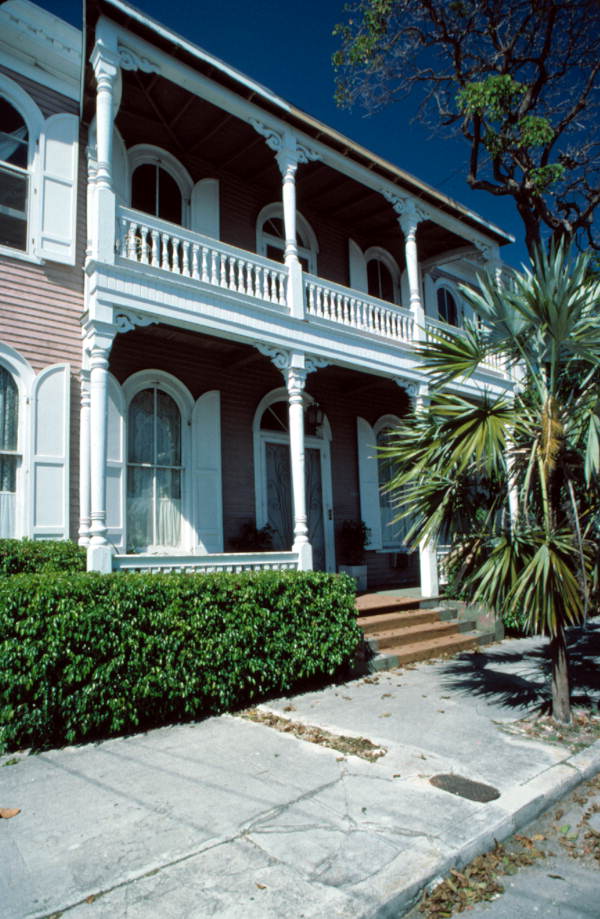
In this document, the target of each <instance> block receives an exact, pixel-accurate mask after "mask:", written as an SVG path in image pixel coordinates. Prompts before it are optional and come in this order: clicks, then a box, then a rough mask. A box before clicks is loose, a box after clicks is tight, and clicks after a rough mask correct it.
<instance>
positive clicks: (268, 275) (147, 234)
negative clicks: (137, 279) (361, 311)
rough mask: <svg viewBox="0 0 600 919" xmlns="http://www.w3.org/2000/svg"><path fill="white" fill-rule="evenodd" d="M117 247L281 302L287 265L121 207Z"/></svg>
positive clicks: (156, 264)
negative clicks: (283, 265) (285, 266)
mask: <svg viewBox="0 0 600 919" xmlns="http://www.w3.org/2000/svg"><path fill="white" fill-rule="evenodd" d="M117 234H118V235H117V251H118V253H119V255H120V256H121V257H122V258H125V259H129V260H131V261H133V262H136V263H137V264H138V265H148V266H149V267H151V268H160V269H162V270H163V271H168V272H170V273H171V274H175V275H179V276H180V277H185V278H192V279H193V280H194V281H201V282H202V283H203V284H210V285H211V286H213V287H219V288H221V289H225V290H229V291H232V292H234V293H239V294H244V295H245V296H247V297H256V298H257V299H259V300H262V301H263V302H267V303H272V304H274V305H277V306H286V305H287V299H286V287H287V270H286V269H285V268H283V267H282V266H281V265H278V263H277V262H273V261H271V260H270V259H267V258H263V257H262V256H260V255H254V253H251V252H245V251H244V250H242V249H236V248H235V247H234V246H228V245H227V244H226V243H222V242H219V241H217V240H214V239H209V238H208V237H206V236H201V235H200V234H199V233H192V232H191V231H190V230H185V229H182V227H178V226H176V225H175V224H173V223H167V222H166V221H164V220H159V219H157V218H156V217H152V216H150V215H148V214H142V213H139V212H138V211H132V210H130V209H129V208H125V207H120V208H119V210H118V216H117Z"/></svg>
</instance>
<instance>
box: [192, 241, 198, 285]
mask: <svg viewBox="0 0 600 919" xmlns="http://www.w3.org/2000/svg"><path fill="white" fill-rule="evenodd" d="M198 255H199V251H198V243H193V244H192V277H193V279H194V281H199V280H200V272H199V270H198V268H199V266H198V261H199V259H198Z"/></svg>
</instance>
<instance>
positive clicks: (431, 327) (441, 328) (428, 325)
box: [425, 317, 506, 374]
mask: <svg viewBox="0 0 600 919" xmlns="http://www.w3.org/2000/svg"><path fill="white" fill-rule="evenodd" d="M448 328H449V327H448V325H447V324H446V323H445V322H440V321H439V320H438V319H431V318H430V317H427V319H426V320H425V338H426V341H428V342H431V341H434V340H435V336H437V335H439V336H441V337H442V338H447V337H449V336H448ZM451 328H453V329H454V327H451ZM482 363H483V366H484V367H485V368H487V369H488V370H490V369H491V370H495V371H497V372H498V373H502V374H506V366H505V362H504V358H503V357H502V355H501V354H489V355H488V356H487V357H486V358H485V360H484V361H483V362H482Z"/></svg>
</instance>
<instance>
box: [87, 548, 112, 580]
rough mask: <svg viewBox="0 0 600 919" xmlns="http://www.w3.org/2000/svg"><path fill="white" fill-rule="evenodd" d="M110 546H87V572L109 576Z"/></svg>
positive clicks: (110, 568) (110, 562)
mask: <svg viewBox="0 0 600 919" xmlns="http://www.w3.org/2000/svg"><path fill="white" fill-rule="evenodd" d="M112 557H113V550H112V546H109V545H104V546H88V550H87V570H88V571H99V572H100V573H101V574H110V573H111V571H112Z"/></svg>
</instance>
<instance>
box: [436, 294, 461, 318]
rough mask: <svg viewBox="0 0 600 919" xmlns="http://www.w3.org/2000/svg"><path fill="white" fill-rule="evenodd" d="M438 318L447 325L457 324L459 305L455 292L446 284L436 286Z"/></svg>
mask: <svg viewBox="0 0 600 919" xmlns="http://www.w3.org/2000/svg"><path fill="white" fill-rule="evenodd" d="M436 298H437V311H438V319H439V320H440V322H447V323H448V325H458V324H459V319H460V313H459V307H458V302H457V297H456V295H455V293H454V292H453V291H452V290H450V288H449V287H448V286H447V285H446V284H441V285H439V286H438V288H437V291H436Z"/></svg>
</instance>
